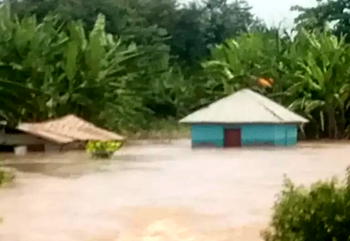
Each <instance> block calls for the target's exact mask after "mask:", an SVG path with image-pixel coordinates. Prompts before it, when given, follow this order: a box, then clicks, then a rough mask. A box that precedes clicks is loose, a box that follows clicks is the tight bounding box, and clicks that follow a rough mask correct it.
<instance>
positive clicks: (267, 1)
mask: <svg viewBox="0 0 350 241" xmlns="http://www.w3.org/2000/svg"><path fill="white" fill-rule="evenodd" d="M247 2H248V3H249V4H250V5H251V6H252V7H253V9H252V11H253V13H255V14H256V15H257V16H258V17H259V18H262V19H263V20H265V22H266V23H267V24H268V25H270V26H271V25H274V26H277V25H279V24H280V23H281V24H283V26H285V27H288V26H290V25H292V23H293V20H294V18H295V16H296V13H295V12H291V11H290V8H291V7H292V6H294V5H300V6H303V7H310V6H314V5H316V0H247Z"/></svg>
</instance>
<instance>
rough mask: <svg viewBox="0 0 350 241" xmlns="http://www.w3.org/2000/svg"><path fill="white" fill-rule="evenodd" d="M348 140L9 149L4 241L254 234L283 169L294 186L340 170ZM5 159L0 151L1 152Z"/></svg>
mask: <svg viewBox="0 0 350 241" xmlns="http://www.w3.org/2000/svg"><path fill="white" fill-rule="evenodd" d="M349 156H350V144H347V143H340V144H313V143H309V144H303V145H300V146H298V147H295V148H248V149H233V150H215V149H203V150H195V151H192V150H191V149H190V148H189V143H188V142H187V141H184V142H182V141H181V142H177V143H173V144H166V145H154V144H153V145H152V144H143V145H135V146H130V147H126V148H124V149H123V150H122V151H121V152H119V153H118V154H117V155H116V156H115V157H114V159H113V160H110V161H91V160H90V159H89V158H88V157H87V156H86V155H85V154H84V153H82V152H70V153H64V154H58V155H30V156H27V157H22V158H13V157H10V156H8V157H6V160H7V161H6V162H5V164H6V165H7V166H11V167H13V168H15V169H16V170H17V171H18V178H17V180H16V182H15V183H14V184H13V185H10V186H8V187H6V188H2V189H1V190H0V216H1V217H2V219H3V220H2V223H1V224H0V240H1V241H232V240H246V241H258V240H261V239H260V238H259V232H260V230H261V229H263V228H264V227H265V225H266V223H267V222H268V219H269V215H270V213H271V209H270V208H271V206H272V205H273V202H274V200H275V198H276V194H277V193H278V191H279V190H280V188H281V184H282V181H283V176H284V174H286V175H288V176H289V177H290V178H292V179H293V180H294V181H295V182H297V183H299V184H309V183H311V182H313V181H316V180H318V179H320V178H330V177H332V176H340V177H342V176H343V174H344V170H345V169H346V167H347V166H348V165H350V159H349ZM3 158H4V157H2V159H3Z"/></svg>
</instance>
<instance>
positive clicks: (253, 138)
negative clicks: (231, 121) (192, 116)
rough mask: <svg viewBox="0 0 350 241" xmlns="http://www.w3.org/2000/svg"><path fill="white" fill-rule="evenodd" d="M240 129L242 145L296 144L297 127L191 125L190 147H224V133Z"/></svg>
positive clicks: (273, 125)
mask: <svg viewBox="0 0 350 241" xmlns="http://www.w3.org/2000/svg"><path fill="white" fill-rule="evenodd" d="M229 128H232V129H234V128H239V129H241V136H242V140H241V141H242V145H243V146H249V145H276V146H290V145H295V144H296V143H297V132H298V130H297V125H295V124H290V125H275V124H257V125H255V124H244V125H213V124H211V125H200V124H198V125H192V145H193V146H194V147H195V146H216V147H223V146H224V142H225V140H224V131H225V129H229Z"/></svg>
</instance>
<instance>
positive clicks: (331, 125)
mask: <svg viewBox="0 0 350 241" xmlns="http://www.w3.org/2000/svg"><path fill="white" fill-rule="evenodd" d="M327 119H328V136H329V138H332V139H337V138H338V126H337V120H336V118H335V110H334V106H333V105H332V104H328V105H327Z"/></svg>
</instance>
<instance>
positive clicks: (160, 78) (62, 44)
mask: <svg viewBox="0 0 350 241" xmlns="http://www.w3.org/2000/svg"><path fill="white" fill-rule="evenodd" d="M345 2H346V1H343V0H338V1H328V2H320V3H319V6H317V7H315V8H310V9H303V8H300V7H295V8H296V9H297V10H298V11H300V15H299V18H298V19H297V25H296V28H295V30H294V31H293V34H291V35H288V34H285V33H282V32H283V31H281V30H279V29H268V28H267V27H266V26H265V25H264V23H263V22H261V21H260V20H259V19H258V18H256V17H255V16H254V15H253V14H252V13H251V11H250V7H249V6H248V4H247V3H246V2H245V1H233V2H229V1H226V0H207V1H204V0H203V1H201V2H199V3H196V2H194V1H193V2H190V3H188V4H186V5H181V4H179V2H177V1H176V0H138V1H135V0H123V1H122V0H102V1H101V0H99V1H96V0H77V1H70V0H62V1H54V0H46V1H40V0H21V1H17V0H8V1H7V2H6V3H5V4H3V5H2V7H1V8H0V100H1V103H2V105H1V107H0V117H1V118H2V119H3V120H6V121H7V122H9V123H10V124H16V123H17V122H19V121H37V120H45V119H47V118H52V117H57V116H61V115H64V114H68V113H75V114H77V115H79V116H82V117H84V118H86V119H88V120H90V121H93V122H95V123H97V124H99V125H102V126H105V127H107V128H110V129H115V130H122V131H133V132H134V131H139V130H143V131H144V130H149V129H151V128H152V127H154V126H158V125H156V124H155V123H158V122H160V123H164V121H165V122H166V121H169V123H173V122H174V120H176V119H178V118H180V117H182V116H184V115H186V114H188V113H190V112H191V111H193V110H195V109H197V108H199V107H202V106H203V105H206V104H208V103H210V102H212V101H213V100H216V99H218V98H220V97H222V96H224V95H227V94H230V93H232V92H233V91H235V90H238V89H240V88H243V87H249V88H253V89H255V90H257V91H259V92H261V93H263V94H266V95H268V96H269V97H271V98H273V99H275V100H276V101H278V102H280V103H282V104H284V105H286V106H289V108H291V109H292V110H294V111H296V112H298V113H300V114H302V115H304V116H305V117H307V118H309V119H310V120H311V122H310V123H309V124H308V125H307V126H306V128H305V134H306V137H308V138H325V137H327V138H346V137H348V136H349V131H350V122H349V121H348V119H349V118H348V116H349V114H350V113H349V107H350V105H349V103H350V89H349V87H350V85H349V83H350V82H349V81H350V71H349V68H348V66H347V63H348V62H349V58H350V48H349V46H350V45H349V42H348V41H347V40H348V39H347V37H346V36H343V34H344V33H346V31H345V30H344V29H348V28H347V25H346V24H347V21H348V20H349V19H350V18H349V17H348V14H347V13H348V10H347V9H348V7H349V6H348V5H349V4H345ZM335 6H336V7H335ZM336 9H337V11H338V10H339V9H342V10H339V11H342V12H343V13H344V14H343V15H341V16H340V15H339V14H337V13H338V12H337V11H336ZM321 10H322V11H321ZM316 13H317V14H316ZM321 13H322V14H321ZM346 19H347V20H346ZM316 20H317V21H316ZM335 20H338V21H336V22H335V23H333V22H332V21H335ZM320 23H322V24H320ZM267 80H268V84H266V81H267ZM264 83H265V84H264Z"/></svg>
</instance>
